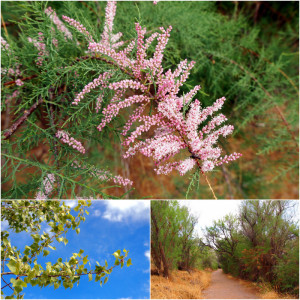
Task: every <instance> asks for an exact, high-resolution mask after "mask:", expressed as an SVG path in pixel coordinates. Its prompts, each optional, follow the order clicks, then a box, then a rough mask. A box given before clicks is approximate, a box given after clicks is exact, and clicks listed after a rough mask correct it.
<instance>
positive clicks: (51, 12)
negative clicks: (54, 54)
mask: <svg viewBox="0 0 300 300" xmlns="http://www.w3.org/2000/svg"><path fill="white" fill-rule="evenodd" d="M45 13H46V15H48V16H49V18H50V20H51V21H52V22H53V23H54V24H55V25H56V27H57V29H58V30H59V31H61V32H62V33H63V34H64V36H65V38H68V39H69V40H72V38H73V36H72V33H71V32H70V31H69V30H68V28H67V27H66V26H65V25H64V24H63V22H62V21H61V20H60V19H59V17H58V16H57V14H56V12H55V11H54V10H53V9H52V8H51V7H50V6H49V7H48V8H46V9H45ZM53 44H54V45H56V44H57V40H56V42H55V43H53Z"/></svg>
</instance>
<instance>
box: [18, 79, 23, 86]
mask: <svg viewBox="0 0 300 300" xmlns="http://www.w3.org/2000/svg"><path fill="white" fill-rule="evenodd" d="M23 84H24V82H23V81H22V80H21V79H17V80H16V85H18V86H22V85H23Z"/></svg>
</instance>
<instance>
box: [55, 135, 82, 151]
mask: <svg viewBox="0 0 300 300" xmlns="http://www.w3.org/2000/svg"><path fill="white" fill-rule="evenodd" d="M56 137H57V138H59V139H60V140H61V141H62V142H63V143H65V144H68V145H69V146H71V147H72V148H74V149H76V150H77V151H79V152H80V153H83V154H84V153H85V149H84V147H83V146H82V144H81V143H80V142H79V141H77V140H75V139H74V138H72V137H71V138H70V136H69V134H68V133H67V132H65V131H64V130H58V131H57V132H56Z"/></svg>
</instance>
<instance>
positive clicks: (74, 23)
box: [62, 16, 95, 42]
mask: <svg viewBox="0 0 300 300" xmlns="http://www.w3.org/2000/svg"><path fill="white" fill-rule="evenodd" d="M62 18H63V20H64V21H66V22H67V23H69V24H70V25H71V26H73V27H75V28H76V29H77V30H78V31H79V32H80V33H82V34H83V35H84V36H86V37H87V38H88V40H89V41H91V42H95V41H94V39H93V37H92V35H91V34H90V33H89V32H88V31H87V29H86V28H85V27H84V26H83V25H81V24H80V23H79V22H78V21H76V20H74V19H71V18H69V17H67V16H62Z"/></svg>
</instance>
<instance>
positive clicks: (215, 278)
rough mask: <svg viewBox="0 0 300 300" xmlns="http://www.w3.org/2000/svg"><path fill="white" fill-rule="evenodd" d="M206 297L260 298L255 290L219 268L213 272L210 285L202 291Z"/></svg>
mask: <svg viewBox="0 0 300 300" xmlns="http://www.w3.org/2000/svg"><path fill="white" fill-rule="evenodd" d="M202 296H203V298H204V299H259V298H258V296H257V294H256V293H255V291H254V290H253V289H251V288H249V287H246V286H244V285H242V284H241V283H240V282H239V281H238V280H235V279H230V278H228V277H227V276H226V275H225V274H224V273H223V271H222V269H218V270H217V271H214V272H213V273H212V274H211V283H210V286H209V287H208V288H207V289H205V290H204V291H202Z"/></svg>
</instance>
